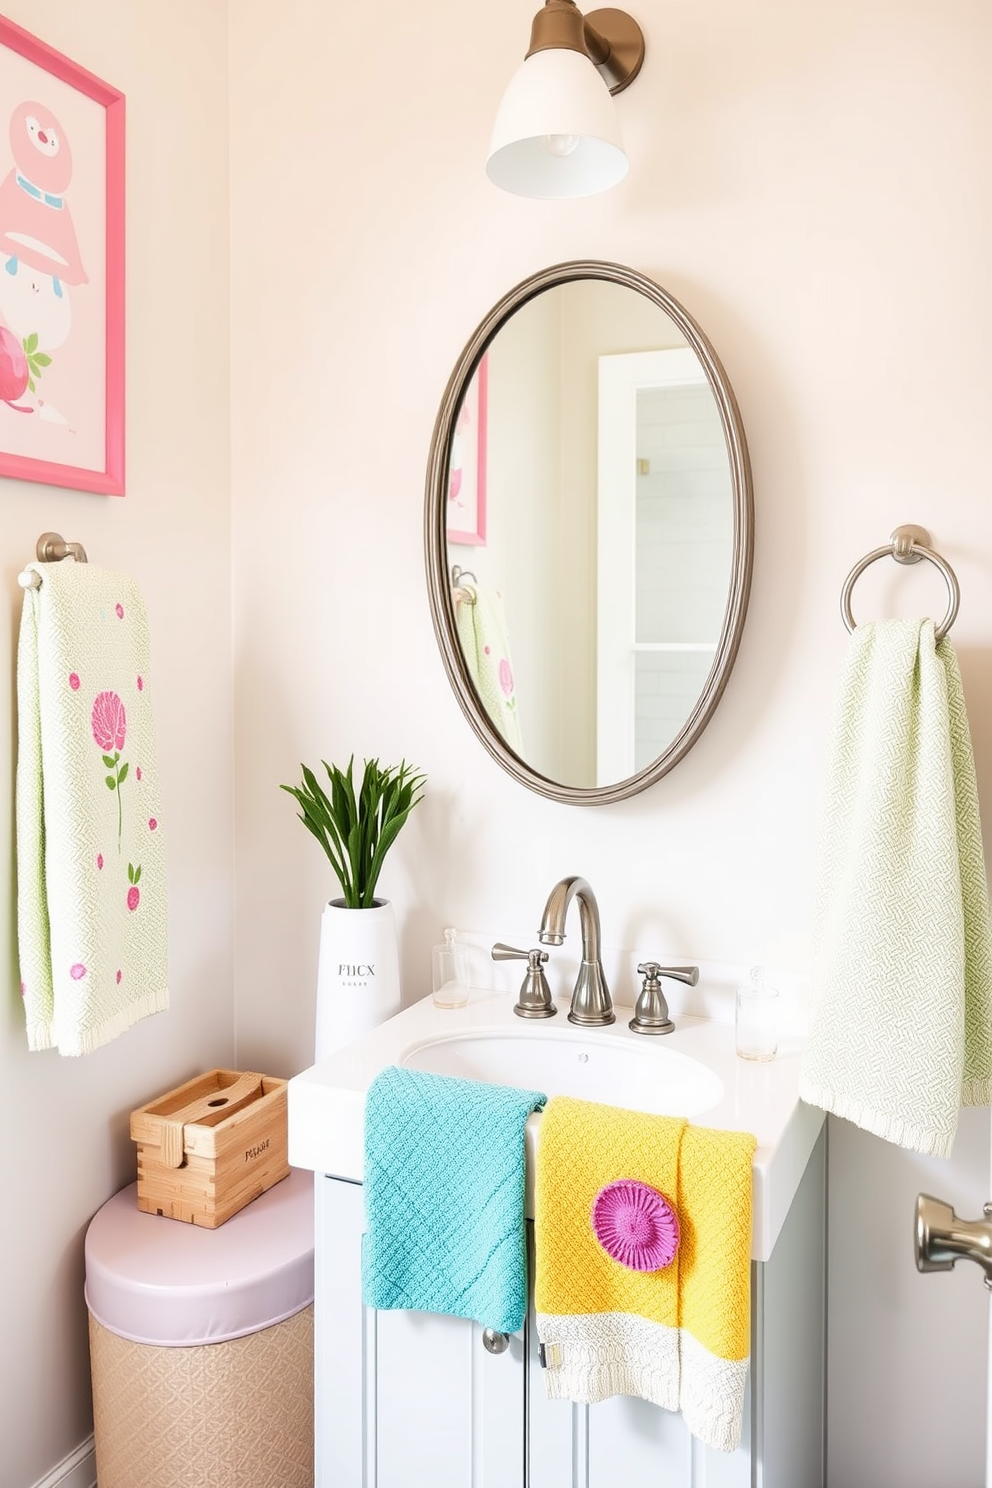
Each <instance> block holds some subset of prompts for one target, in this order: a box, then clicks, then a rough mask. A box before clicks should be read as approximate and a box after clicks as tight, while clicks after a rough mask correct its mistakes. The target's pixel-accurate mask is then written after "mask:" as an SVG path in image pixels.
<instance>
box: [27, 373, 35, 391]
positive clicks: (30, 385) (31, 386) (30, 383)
mask: <svg viewBox="0 0 992 1488" xmlns="http://www.w3.org/2000/svg"><path fill="white" fill-rule="evenodd" d="M28 392H29V393H33V392H34V378H33V377H29V378H28Z"/></svg>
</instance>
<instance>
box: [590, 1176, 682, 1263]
mask: <svg viewBox="0 0 992 1488" xmlns="http://www.w3.org/2000/svg"><path fill="white" fill-rule="evenodd" d="M592 1227H593V1232H594V1233H595V1236H596V1239H597V1240H598V1241H599V1243H600V1245H601V1246H602V1247H603V1249H604V1250H605V1251H606V1254H607V1255H608V1256H611V1257H612V1258H613V1260H615V1261H619V1262H620V1264H621V1266H627V1267H628V1268H629V1269H630V1270H631V1271H660V1270H661V1269H662V1268H663V1267H665V1266H668V1265H670V1264H671V1262H672V1260H673V1259H674V1257H675V1252H676V1251H677V1250H678V1248H679V1221H678V1216H677V1214H676V1213H675V1210H674V1208H673V1207H672V1205H671V1204H670V1203H669V1202H668V1200H667V1199H666V1198H665V1196H664V1194H660V1193H659V1192H658V1190H657V1189H655V1188H651V1187H650V1185H649V1184H647V1183H640V1182H638V1181H637V1179H635V1178H618V1179H617V1181H616V1182H615V1183H608V1184H607V1185H606V1187H605V1188H601V1189H600V1191H599V1193H598V1194H597V1195H596V1198H595V1200H594V1201H593V1206H592Z"/></svg>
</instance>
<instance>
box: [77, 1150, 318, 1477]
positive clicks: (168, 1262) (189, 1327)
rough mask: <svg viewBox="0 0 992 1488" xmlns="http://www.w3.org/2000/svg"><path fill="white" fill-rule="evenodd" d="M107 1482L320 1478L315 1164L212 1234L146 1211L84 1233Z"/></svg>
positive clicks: (103, 1214)
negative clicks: (316, 1461) (316, 1456)
mask: <svg viewBox="0 0 992 1488" xmlns="http://www.w3.org/2000/svg"><path fill="white" fill-rule="evenodd" d="M86 1301H87V1306H88V1308H89V1324H90V1363H91V1375H92V1382H93V1421H94V1428H93V1429H94V1439H95V1444H96V1465H97V1477H98V1481H99V1488H313V1175H312V1174H310V1173H305V1172H301V1171H298V1170H294V1171H293V1172H291V1173H290V1175H289V1177H288V1178H286V1179H284V1180H283V1182H281V1183H278V1184H276V1185H275V1187H273V1188H271V1189H269V1190H268V1191H267V1192H266V1193H264V1194H263V1195H262V1196H261V1197H260V1198H258V1199H255V1200H254V1201H253V1202H252V1203H251V1204H249V1205H248V1206H247V1207H246V1208H244V1209H242V1210H241V1211H240V1212H239V1213H238V1214H236V1215H235V1216H234V1217H233V1218H232V1219H230V1220H229V1221H228V1222H227V1223H226V1224H225V1225H223V1226H222V1227H221V1228H219V1229H216V1230H206V1229H201V1228H199V1227H197V1226H194V1225H176V1224H173V1223H172V1222H171V1221H170V1220H169V1219H166V1218H160V1217H159V1216H157V1215H151V1214H144V1213H142V1212H141V1211H140V1210H139V1209H138V1208H137V1205H136V1202H135V1185H134V1184H132V1185H130V1187H129V1188H126V1189H123V1190H122V1191H121V1193H119V1194H116V1195H115V1196H114V1198H112V1199H111V1200H110V1201H109V1202H108V1203H107V1204H105V1205H104V1206H103V1208H102V1209H101V1210H100V1211H99V1213H98V1214H97V1215H96V1216H95V1218H94V1219H93V1221H92V1223H91V1224H90V1227H89V1230H88V1231H87V1235H86Z"/></svg>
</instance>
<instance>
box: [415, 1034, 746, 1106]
mask: <svg viewBox="0 0 992 1488" xmlns="http://www.w3.org/2000/svg"><path fill="white" fill-rule="evenodd" d="M397 1063H398V1064H402V1065H405V1066H406V1067H407V1068H408V1069H416V1070H429V1071H430V1072H431V1073H432V1074H435V1075H457V1076H460V1077H461V1078H462V1079H466V1080H488V1081H491V1082H492V1083H493V1084H496V1085H520V1086H523V1087H524V1088H526V1089H531V1090H543V1091H544V1093H545V1095H548V1096H552V1095H574V1096H578V1097H579V1098H580V1099H581V1100H590V1101H601V1102H603V1103H605V1104H606V1105H611V1106H624V1107H626V1108H627V1109H629V1110H632V1111H647V1112H649V1113H650V1114H652V1115H657V1116H698V1115H699V1114H700V1113H701V1112H702V1111H709V1110H711V1109H712V1107H713V1106H715V1105H718V1104H719V1102H720V1101H721V1100H722V1099H723V1081H722V1080H721V1079H720V1077H719V1075H717V1074H715V1073H714V1072H713V1070H711V1069H709V1068H707V1066H706V1065H705V1064H701V1063H700V1062H699V1060H698V1059H691V1058H689V1057H688V1056H686V1055H685V1054H679V1053H677V1052H676V1051H675V1050H674V1049H666V1048H665V1047H664V1044H663V1043H662V1042H661V1041H660V1039H659V1038H652V1039H645V1041H644V1042H643V1043H633V1042H632V1041H631V1040H629V1039H627V1040H625V1041H624V1042H623V1043H618V1042H617V1040H616V1038H615V1037H613V1038H611V1037H609V1036H605V1037H604V1036H603V1035H602V1034H599V1035H597V1034H596V1033H589V1032H582V1031H580V1030H579V1029H577V1028H572V1027H568V1028H566V1029H557V1028H555V1029H549V1028H543V1027H535V1026H534V1024H533V1023H532V1024H529V1025H528V1026H526V1027H523V1026H522V1027H521V1028H520V1030H519V1032H518V1031H517V1030H515V1029H514V1030H509V1029H506V1030H499V1031H493V1032H482V1031H479V1032H468V1031H466V1032H465V1033H458V1034H450V1035H448V1036H442V1037H440V1038H429V1039H423V1040H422V1041H420V1042H419V1043H416V1044H414V1045H413V1046H412V1047H411V1048H409V1049H407V1050H406V1051H405V1053H404V1054H403V1056H402V1057H401V1058H400V1059H399V1060H397Z"/></svg>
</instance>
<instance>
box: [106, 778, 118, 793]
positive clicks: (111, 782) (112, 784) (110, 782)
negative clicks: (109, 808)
mask: <svg viewBox="0 0 992 1488" xmlns="http://www.w3.org/2000/svg"><path fill="white" fill-rule="evenodd" d="M104 779H105V780H106V782H107V789H108V790H116V789H117V781H116V780H115V779H114V777H113V775H106V776H104Z"/></svg>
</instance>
